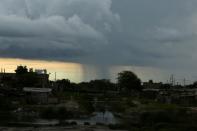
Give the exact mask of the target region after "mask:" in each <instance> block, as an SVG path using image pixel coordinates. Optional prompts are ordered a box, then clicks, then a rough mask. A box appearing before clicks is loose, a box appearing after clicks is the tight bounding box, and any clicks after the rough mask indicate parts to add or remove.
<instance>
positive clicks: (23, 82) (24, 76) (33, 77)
mask: <svg viewBox="0 0 197 131" xmlns="http://www.w3.org/2000/svg"><path fill="white" fill-rule="evenodd" d="M15 72H16V77H17V84H18V86H19V87H34V86H35V85H36V83H37V82H38V76H37V74H36V73H35V72H33V70H30V72H28V68H27V66H22V65H20V66H17V69H16V70H15Z"/></svg>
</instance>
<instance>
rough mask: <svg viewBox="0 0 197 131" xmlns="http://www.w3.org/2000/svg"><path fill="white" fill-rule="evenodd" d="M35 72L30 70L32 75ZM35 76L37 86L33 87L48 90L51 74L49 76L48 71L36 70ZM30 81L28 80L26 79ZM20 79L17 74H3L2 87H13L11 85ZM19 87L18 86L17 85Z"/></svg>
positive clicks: (0, 79) (0, 75) (1, 78)
mask: <svg viewBox="0 0 197 131" xmlns="http://www.w3.org/2000/svg"><path fill="white" fill-rule="evenodd" d="M31 72H33V69H30V72H28V73H31ZM33 73H35V75H34V76H36V79H37V81H36V83H34V84H35V85H32V86H36V87H42V88H48V87H49V74H47V70H45V69H44V70H38V69H36V70H35V72H33ZM26 79H28V78H26ZM18 80H19V79H18V77H17V75H16V73H6V72H1V73H0V86H8V87H11V83H13V82H16V81H18ZM16 86H17V85H16Z"/></svg>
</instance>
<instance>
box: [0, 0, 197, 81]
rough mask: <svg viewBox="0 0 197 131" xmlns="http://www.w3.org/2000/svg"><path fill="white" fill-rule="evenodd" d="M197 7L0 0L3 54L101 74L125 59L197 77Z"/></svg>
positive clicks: (132, 0)
mask: <svg viewBox="0 0 197 131" xmlns="http://www.w3.org/2000/svg"><path fill="white" fill-rule="evenodd" d="M196 7H197V1H196V0H0V57H2V58H25V59H41V60H57V61H66V62H74V63H81V64H84V65H91V66H92V65H93V66H96V68H100V70H101V76H108V72H109V68H110V67H112V66H117V65H121V66H139V67H144V68H146V67H151V68H157V69H161V70H165V71H168V73H169V74H171V73H175V74H182V75H184V74H189V75H191V76H192V77H196V76H197V75H196V74H195V71H196V68H197V8H196ZM87 67H88V66H87ZM87 70H88V69H87Z"/></svg>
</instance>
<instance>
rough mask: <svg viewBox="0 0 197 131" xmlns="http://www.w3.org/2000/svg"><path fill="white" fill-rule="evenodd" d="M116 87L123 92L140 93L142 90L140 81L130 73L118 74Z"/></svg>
mask: <svg viewBox="0 0 197 131" xmlns="http://www.w3.org/2000/svg"><path fill="white" fill-rule="evenodd" d="M117 79H118V86H119V88H120V90H124V91H129V92H132V91H140V90H141V89H142V86H141V80H140V79H139V78H138V77H137V75H136V74H134V73H133V72H131V71H123V72H120V73H118V78H117Z"/></svg>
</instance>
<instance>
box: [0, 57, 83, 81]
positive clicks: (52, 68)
mask: <svg viewBox="0 0 197 131" xmlns="http://www.w3.org/2000/svg"><path fill="white" fill-rule="evenodd" d="M18 65H23V66H27V68H28V69H29V68H33V69H47V72H48V73H49V74H50V80H54V79H55V72H56V78H57V79H62V78H65V79H69V80H71V81H74V82H80V81H82V80H83V69H82V65H81V64H77V63H70V62H57V61H44V60H25V59H13V58H0V68H2V69H5V71H6V72H10V73H12V72H14V71H15V69H16V68H17V66H18Z"/></svg>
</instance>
